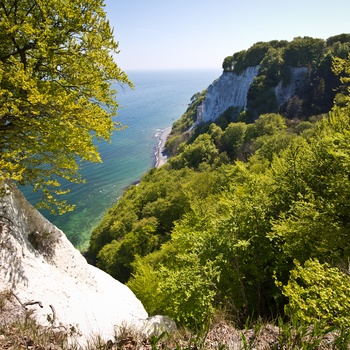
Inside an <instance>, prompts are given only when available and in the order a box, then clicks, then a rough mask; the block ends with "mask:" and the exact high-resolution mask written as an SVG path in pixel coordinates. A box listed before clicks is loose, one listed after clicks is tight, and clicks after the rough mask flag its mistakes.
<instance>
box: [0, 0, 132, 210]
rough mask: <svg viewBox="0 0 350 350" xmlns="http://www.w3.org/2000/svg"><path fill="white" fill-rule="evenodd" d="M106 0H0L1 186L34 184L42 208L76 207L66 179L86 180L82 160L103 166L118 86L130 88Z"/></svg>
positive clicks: (73, 180)
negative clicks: (68, 200) (67, 195)
mask: <svg viewBox="0 0 350 350" xmlns="http://www.w3.org/2000/svg"><path fill="white" fill-rule="evenodd" d="M117 53H118V44H117V43H116V42H115V41H114V38H113V31H112V29H111V27H110V25H109V22H108V20H107V19H106V14H105V12H104V2H103V0H74V1H73V0H68V1H65V2H64V3H62V2H60V1H58V0H21V1H18V0H3V1H1V2H0V152H1V155H0V181H1V180H3V179H5V178H8V179H13V180H16V181H18V182H19V183H20V184H31V185H33V186H34V191H39V193H41V195H42V197H41V199H42V201H41V207H44V208H50V209H51V210H52V211H54V212H56V211H57V210H58V212H64V211H65V210H67V209H68V210H69V209H72V208H71V207H70V206H68V205H66V204H65V202H64V201H62V202H59V201H58V199H57V195H59V194H61V193H62V192H63V191H62V186H61V183H62V179H65V180H68V181H69V182H81V181H82V179H81V176H80V175H79V165H80V163H81V162H82V161H90V162H99V161H101V159H100V156H99V153H98V150H97V147H96V146H95V144H94V143H93V140H94V139H97V140H101V139H107V140H108V139H109V138H110V135H111V133H112V132H113V131H114V130H115V129H118V128H119V126H120V125H119V124H117V123H115V122H113V120H112V118H111V117H112V116H113V115H115V114H116V109H117V107H118V104H117V102H116V99H115V97H116V91H115V90H114V89H113V88H112V84H113V83H114V82H116V81H118V82H119V83H121V84H122V83H126V84H129V85H130V86H131V85H132V84H131V83H130V81H129V80H128V78H127V76H126V74H125V73H124V72H123V71H122V70H121V69H120V68H119V67H118V65H117V64H116V63H115V62H114V60H113V55H114V54H117Z"/></svg>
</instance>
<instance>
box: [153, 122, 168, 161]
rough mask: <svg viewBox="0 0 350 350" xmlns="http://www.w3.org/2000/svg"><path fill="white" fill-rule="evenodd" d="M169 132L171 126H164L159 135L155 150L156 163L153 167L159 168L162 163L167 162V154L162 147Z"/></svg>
mask: <svg viewBox="0 0 350 350" xmlns="http://www.w3.org/2000/svg"><path fill="white" fill-rule="evenodd" d="M170 133H171V126H169V127H167V128H165V129H164V130H163V131H162V132H161V133H160V135H159V143H158V145H157V150H156V154H155V155H156V164H155V167H156V168H159V167H161V166H162V165H164V164H165V163H166V162H167V159H168V157H167V155H166V154H164V147H165V143H166V141H167V139H168V136H169V135H170Z"/></svg>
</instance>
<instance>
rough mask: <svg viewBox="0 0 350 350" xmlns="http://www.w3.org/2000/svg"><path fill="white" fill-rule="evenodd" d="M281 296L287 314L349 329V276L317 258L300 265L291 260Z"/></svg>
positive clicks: (307, 320) (308, 321)
mask: <svg viewBox="0 0 350 350" xmlns="http://www.w3.org/2000/svg"><path fill="white" fill-rule="evenodd" d="M283 294H284V295H285V296H287V297H288V299H289V303H288V305H287V306H286V309H287V311H288V313H290V314H294V315H296V316H297V317H298V318H300V319H301V320H303V321H306V322H307V323H309V324H312V323H314V322H317V321H321V322H325V323H326V324H328V325H329V324H330V325H335V326H337V327H339V328H348V327H349V324H350V317H349V314H350V301H349V295H350V277H349V275H347V274H345V273H342V272H341V271H340V270H339V269H337V268H332V267H331V266H330V265H329V264H321V263H320V262H319V261H318V260H317V259H314V260H308V261H306V262H305V265H304V266H301V265H300V264H299V263H298V262H297V261H295V268H294V269H293V270H292V271H291V274H290V279H289V281H288V284H287V285H285V286H283Z"/></svg>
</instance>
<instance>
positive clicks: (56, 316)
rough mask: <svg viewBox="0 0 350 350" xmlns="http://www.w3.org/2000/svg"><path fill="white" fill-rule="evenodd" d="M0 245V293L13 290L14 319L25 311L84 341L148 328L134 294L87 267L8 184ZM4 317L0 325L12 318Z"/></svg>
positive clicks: (1, 207)
mask: <svg viewBox="0 0 350 350" xmlns="http://www.w3.org/2000/svg"><path fill="white" fill-rule="evenodd" d="M0 247H1V249H0V292H4V291H6V292H11V293H12V295H13V296H14V299H15V302H14V303H13V304H14V305H17V309H16V307H15V309H14V308H13V307H12V310H11V311H10V316H11V317H14V316H15V315H16V314H20V313H21V312H23V309H24V308H25V309H26V310H27V311H30V312H31V313H32V315H33V316H34V317H35V319H36V320H37V321H38V322H39V324H41V325H44V326H45V325H47V326H51V327H52V326H55V327H64V328H65V329H67V330H72V329H74V330H75V332H74V333H75V336H76V337H77V340H78V342H80V343H85V342H86V341H88V339H89V338H90V337H91V336H93V335H100V336H101V338H102V339H107V340H108V339H111V338H113V335H114V334H115V330H116V327H117V328H118V327H123V326H129V327H133V328H135V329H136V330H137V329H140V328H141V327H142V326H143V325H144V321H145V320H146V319H147V317H148V315H147V312H146V311H145V309H144V307H143V305H142V304H141V302H140V301H139V300H138V299H137V298H136V297H135V295H134V294H133V293H132V291H131V290H130V289H129V288H128V287H126V286H125V285H123V284H122V283H120V282H118V281H116V280H115V279H113V278H112V277H111V276H109V275H108V274H106V273H105V272H103V271H101V270H99V269H97V268H95V267H93V266H91V265H89V264H88V263H87V262H86V260H85V258H84V257H83V256H82V255H81V254H80V253H79V251H77V250H76V249H75V248H74V247H73V245H72V244H71V243H70V242H69V241H68V239H67V238H66V236H65V235H64V233H63V232H62V231H61V230H59V229H58V228H57V227H56V226H54V225H53V224H51V223H50V222H49V221H48V220H46V219H45V218H44V217H43V216H42V215H41V214H40V213H39V212H38V211H37V210H36V209H34V208H33V207H32V206H31V205H30V204H29V203H28V202H27V200H26V199H25V198H24V196H23V195H22V193H21V192H20V191H19V190H18V189H17V187H16V186H15V185H14V184H13V183H12V182H9V181H4V182H3V184H2V185H1V196H0ZM1 314H2V319H1V316H0V322H6V319H5V320H4V318H6V317H7V318H8V317H10V316H9V315H8V316H6V313H5V312H2V313H1ZM7 321H8V319H7Z"/></svg>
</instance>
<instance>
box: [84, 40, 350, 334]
mask: <svg viewBox="0 0 350 350" xmlns="http://www.w3.org/2000/svg"><path fill="white" fill-rule="evenodd" d="M337 38H338V39H339V40H336V37H333V39H332V38H331V39H329V40H328V41H327V45H333V47H336V46H344V47H345V46H346V45H347V44H346V42H347V41H346V40H348V39H349V38H348V36H345V35H344V36H338V37H337ZM344 38H345V39H346V40H345V39H344ZM343 39H344V40H345V41H346V42H345V41H342V40H343ZM310 40H311V39H310ZM295 41H296V42H294V43H293V45H295V46H296V47H298V45H297V41H298V40H295ZM312 42H313V43H315V46H313V45H312V47H315V50H316V51H315V53H312V55H311V56H308V55H306V54H305V57H319V56H317V52H318V51H317V48H318V44H319V41H317V40H315V41H312ZM279 43H280V44H279ZM317 43H318V44H317ZM268 44H269V45H270V43H268ZM316 44H317V45H316ZM293 45H290V44H289V43H287V42H282V43H281V42H275V44H274V47H273V49H274V50H277V49H280V48H286V47H289V50H290V55H291V56H290V57H291V58H290V59H292V57H294V56H293V55H292V53H293V52H294V51H293V50H292V48H293V47H294V46H293ZM265 46H266V45H264V44H259V46H258V47H257V48H256V49H257V53H256V55H257V56H258V57H262V56H263V55H265V54H266V52H268V50H269V49H267V50H265ZM301 46H302V45H301ZM320 46H322V45H320ZM302 47H303V46H302ZM302 47H301V48H300V50H301V51H302V50H303V49H302ZM322 48H323V46H322ZM348 51H349V50H348ZM248 52H249V50H248V51H247V53H248ZM302 52H303V51H302ZM332 52H333V54H332V55H333V56H334V57H332V59H331V62H332V69H333V72H334V75H335V76H337V77H339V79H340V80H339V87H340V88H341V89H339V91H338V95H337V97H336V101H337V103H336V104H334V106H333V107H332V109H331V110H330V111H329V112H328V113H327V114H323V115H319V114H318V115H315V116H313V117H311V118H308V117H307V116H306V115H305V116H303V115H302V116H300V115H298V118H289V119H287V118H286V117H285V116H284V115H282V114H278V113H270V112H268V113H264V114H261V115H260V116H259V117H258V118H257V119H256V120H255V121H254V122H251V123H247V122H246V121H245V120H244V118H242V117H241V119H240V121H236V122H231V121H230V120H228V119H225V118H221V119H220V118H219V120H218V121H217V123H211V124H209V125H202V126H199V127H197V129H196V130H194V131H192V132H187V133H186V134H185V135H183V134H181V133H180V132H179V133H178V134H177V135H176V134H174V135H175V137H177V138H178V139H177V140H176V139H175V140H176V141H174V139H171V140H170V141H169V143H168V144H170V145H172V143H173V144H175V143H177V145H176V147H173V152H172V157H171V158H170V159H169V161H168V163H167V164H166V165H165V166H163V167H161V168H160V169H152V170H151V171H150V172H149V173H147V174H146V175H145V176H144V178H143V179H142V181H141V182H140V184H139V185H138V186H132V187H131V188H129V189H128V190H127V191H126V193H125V195H124V196H123V197H122V198H121V200H120V201H119V203H118V204H117V205H115V206H114V207H113V208H111V209H110V210H109V211H108V213H107V214H106V216H105V218H104V219H103V221H102V222H101V224H100V225H99V226H98V227H97V228H96V229H95V230H94V232H93V234H92V237H91V241H90V248H89V251H88V256H89V258H90V259H92V260H93V261H95V262H96V264H97V266H99V267H101V268H103V269H105V270H106V271H107V272H108V273H110V274H111V275H112V276H114V277H116V278H117V279H119V280H121V281H123V282H127V284H128V286H129V287H130V288H131V289H132V290H133V291H134V292H135V293H136V295H137V296H138V297H139V298H140V299H141V301H142V302H143V304H144V305H145V307H146V309H147V310H148V311H149V312H150V313H151V314H156V313H161V314H167V315H169V316H171V317H173V318H174V319H175V320H177V321H178V322H180V323H182V324H185V325H188V326H192V327H195V326H197V325H200V324H203V323H205V322H206V321H207V320H208V318H209V317H211V316H212V315H213V314H215V312H217V311H218V310H225V311H226V312H227V313H228V314H229V315H230V316H231V317H232V319H233V320H235V321H237V322H245V320H246V319H247V318H249V317H251V315H254V316H255V317H258V316H261V317H266V318H270V317H274V316H276V315H281V314H282V315H285V314H286V315H287V316H291V315H292V314H293V315H296V316H297V317H299V318H300V319H301V320H302V321H307V322H313V321H315V320H318V321H322V322H324V324H327V325H334V326H337V327H339V328H340V329H342V330H343V329H345V328H346V327H348V325H349V323H350V319H349V312H348V310H349V307H350V305H349V302H348V300H347V299H346V298H345V297H344V295H347V293H348V291H349V284H350V282H349V276H348V275H347V274H346V271H347V269H348V259H349V256H350V243H349V242H350V241H349V228H350V214H349V213H350V200H349V198H350V183H349V177H350V147H349V145H350V107H349V101H350V90H349V79H350V78H349V71H350V56H348V55H345V56H344V55H343V54H341V55H339V56H337V57H336V56H335V55H334V52H335V51H334V50H333V51H332ZM242 55H243V54H242ZM303 55H304V53H303ZM288 57H289V56H288ZM303 57H304V56H303ZM249 60H253V59H252V58H249ZM249 62H250V61H249ZM303 62H304V61H303ZM253 63H256V62H255V61H254V62H253ZM242 64H244V60H243V61H242ZM249 64H251V63H249ZM332 74H333V73H332ZM316 97H317V96H316ZM316 97H315V98H316ZM199 98H203V95H201V96H199ZM317 98H319V96H318V97H317ZM195 106H196V105H195V102H194V101H192V103H191V105H190V107H189V109H188V111H187V112H186V114H185V116H184V118H183V119H182V120H180V121H179V122H177V125H178V127H177V128H178V130H179V131H181V132H183V131H184V129H182V127H181V125H186V127H188V124H187V123H186V120H192V121H194V120H195V118H194V114H193V113H195V112H194V110H195ZM191 113H192V114H191ZM290 117H292V115H290ZM180 137H181V143H180V142H179V141H180V139H179V138H180ZM309 271H315V274H317V276H318V277H319V279H318V281H317V285H316V286H313V281H312V280H310V278H311V277H310V274H309ZM298 286H299V287H298ZM323 286H332V288H328V287H327V288H324V289H322V288H323ZM323 290H324V291H325V292H323ZM327 300H332V302H329V303H328V301H327ZM334 300H339V301H341V305H340V304H339V303H337V302H336V301H335V302H333V301H334ZM327 303H328V304H327ZM325 305H329V307H326V306H325ZM285 306H287V307H285Z"/></svg>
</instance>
